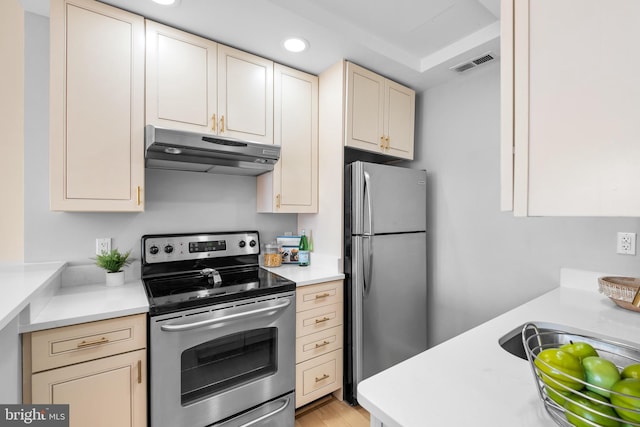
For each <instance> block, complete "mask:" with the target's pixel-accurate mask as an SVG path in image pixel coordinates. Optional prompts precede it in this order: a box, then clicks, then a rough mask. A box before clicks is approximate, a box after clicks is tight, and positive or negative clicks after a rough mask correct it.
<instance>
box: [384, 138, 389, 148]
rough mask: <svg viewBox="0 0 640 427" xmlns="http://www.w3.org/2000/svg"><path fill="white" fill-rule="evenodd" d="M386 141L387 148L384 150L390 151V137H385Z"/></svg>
mask: <svg viewBox="0 0 640 427" xmlns="http://www.w3.org/2000/svg"><path fill="white" fill-rule="evenodd" d="M384 140H385V141H386V144H385V147H384V148H385V149H387V150H388V149H389V137H388V136H385V137H384Z"/></svg>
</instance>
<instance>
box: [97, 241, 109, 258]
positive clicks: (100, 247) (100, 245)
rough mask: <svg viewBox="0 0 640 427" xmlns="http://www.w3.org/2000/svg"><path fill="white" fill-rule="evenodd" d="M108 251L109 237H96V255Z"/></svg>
mask: <svg viewBox="0 0 640 427" xmlns="http://www.w3.org/2000/svg"><path fill="white" fill-rule="evenodd" d="M109 251H111V237H103V238H98V239H96V255H102V253H103V252H109Z"/></svg>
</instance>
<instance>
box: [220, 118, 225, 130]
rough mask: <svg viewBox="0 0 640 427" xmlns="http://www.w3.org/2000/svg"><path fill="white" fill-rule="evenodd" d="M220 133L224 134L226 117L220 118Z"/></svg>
mask: <svg viewBox="0 0 640 427" xmlns="http://www.w3.org/2000/svg"><path fill="white" fill-rule="evenodd" d="M220 133H224V116H221V117H220Z"/></svg>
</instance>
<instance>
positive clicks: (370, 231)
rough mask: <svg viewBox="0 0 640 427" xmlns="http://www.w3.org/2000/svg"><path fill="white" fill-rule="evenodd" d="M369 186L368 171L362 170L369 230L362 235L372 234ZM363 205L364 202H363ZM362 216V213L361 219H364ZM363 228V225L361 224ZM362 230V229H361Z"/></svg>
mask: <svg viewBox="0 0 640 427" xmlns="http://www.w3.org/2000/svg"><path fill="white" fill-rule="evenodd" d="M370 187H371V177H370V176H369V172H367V171H364V197H366V198H367V212H368V213H369V232H368V233H367V232H364V233H363V234H364V235H371V234H373V211H372V210H371V191H370ZM363 205H364V203H363ZM364 216H365V215H363V218H362V219H363V220H364ZM363 228H364V226H363ZM363 231H364V230H363Z"/></svg>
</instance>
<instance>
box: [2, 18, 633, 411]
mask: <svg viewBox="0 0 640 427" xmlns="http://www.w3.org/2000/svg"><path fill="white" fill-rule="evenodd" d="M494 9H495V8H494ZM25 35H26V39H25V44H26V45H25V48H26V50H25V56H26V58H25V59H26V61H25V63H26V65H25V69H24V87H25V111H26V113H25V119H24V120H25V130H24V132H25V135H24V141H25V144H24V150H25V152H24V191H22V192H21V194H20V195H12V198H10V199H9V200H13V201H15V203H11V204H8V205H12V206H13V207H14V208H15V209H18V210H19V208H20V207H21V206H22V205H23V200H24V211H23V213H22V214H21V216H23V218H24V219H23V220H24V226H23V229H24V234H23V235H22V236H21V239H20V240H21V242H19V243H23V244H24V251H22V250H18V251H17V252H15V251H13V250H12V248H7V247H5V249H8V250H9V252H10V253H9V254H8V255H6V256H3V259H5V258H6V259H7V260H8V259H18V260H23V261H25V262H45V261H58V260H64V261H68V262H70V263H74V264H78V265H82V264H87V263H88V262H89V261H88V259H89V258H90V257H91V256H92V253H93V244H94V241H95V238H96V237H103V236H110V237H112V238H113V239H114V242H115V243H116V244H117V246H118V247H120V248H127V249H128V248H132V249H134V250H135V249H136V248H138V246H139V239H140V237H141V236H142V235H143V234H145V233H148V232H156V231H158V229H162V228H164V227H166V226H167V224H169V225H171V226H174V224H175V218H177V217H178V218H180V219H181V222H182V224H188V225H189V227H188V228H189V230H192V231H200V230H201V229H208V228H210V224H211V222H210V220H209V218H215V221H216V222H215V224H216V228H217V229H220V230H233V229H238V228H246V226H247V224H252V225H253V224H256V225H257V226H259V228H260V231H261V233H263V234H264V235H265V236H266V237H267V238H269V237H273V236H276V235H278V234H279V233H281V232H282V231H287V230H289V231H293V230H296V229H297V228H298V224H297V221H298V219H297V218H296V215H294V214H278V215H274V214H258V213H256V210H255V206H256V199H255V197H256V196H255V195H256V181H255V178H251V177H234V176H225V175H217V176H209V175H205V174H202V175H200V174H189V173H186V172H172V173H168V172H164V171H147V173H146V181H147V189H146V194H145V203H146V208H145V212H144V213H142V214H130V213H111V214H107V213H61V212H51V211H49V208H48V202H49V186H48V181H47V178H46V177H47V173H46V171H47V170H48V161H49V160H48V156H47V153H48V150H47V147H48V126H47V124H46V121H45V122H44V123H43V122H41V121H40V120H37V119H36V118H41V117H48V103H47V99H48V95H47V93H48V74H47V72H46V70H48V55H47V52H48V19H47V18H46V17H43V16H39V15H36V14H33V13H27V14H26V16H25ZM259 53H261V52H259ZM385 63H386V61H381V62H380V63H379V64H371V67H372V68H374V69H375V71H377V72H380V73H382V74H385V73H387V72H391V71H387V70H386V69H385V66H384V64H385ZM374 65H375V67H374ZM499 67H500V62H499V61H494V62H493V63H489V64H486V65H484V66H483V67H479V68H478V69H477V70H471V71H470V72H469V73H468V74H461V75H460V76H456V77H455V78H453V79H452V80H451V81H448V82H444V83H441V84H439V85H434V86H433V87H428V88H424V89H422V90H421V91H420V92H418V94H417V95H418V96H417V103H416V105H417V108H416V153H415V154H416V155H415V159H416V160H415V161H414V162H413V163H411V164H410V166H411V167H414V168H423V169H426V170H427V171H428V177H429V179H428V185H429V187H428V188H429V200H430V201H431V203H430V205H429V212H428V216H427V218H428V227H427V229H428V230H429V238H428V241H429V251H428V254H429V255H428V259H427V264H428V265H429V268H428V270H427V271H428V283H429V284H430V287H429V301H430V303H429V307H428V308H429V310H428V316H429V323H428V324H429V331H428V337H429V344H430V346H434V345H436V344H438V343H441V342H443V341H445V340H447V339H449V338H451V337H453V336H455V335H458V334H459V333H461V332H464V331H466V330H468V329H470V328H471V327H473V326H476V325H478V324H480V323H482V322H484V321H486V320H488V319H491V318H493V317H495V316H497V315H499V314H501V313H503V312H505V311H507V310H508V309H510V308H513V307H515V306H518V305H520V304H522V303H524V302H526V301H529V300H530V299H532V298H534V297H536V296H538V295H540V294H542V293H544V292H546V291H548V290H551V289H553V288H555V287H557V285H558V281H559V274H560V268H561V267H571V268H575V269H580V270H590V271H607V272H613V273H616V274H619V275H632V276H633V275H637V274H638V272H639V270H640V266H638V263H637V259H636V257H635V256H622V255H617V254H616V253H615V236H616V233H617V232H620V231H629V232H636V231H637V229H638V225H639V222H638V219H637V218H633V217H632V218H594V217H583V218H578V217H532V218H514V217H513V216H512V215H511V214H510V213H507V212H500V211H499V205H500V200H499V197H500V186H499V182H500V181H499V169H500V166H499V148H500V127H499V126H500V125H499V123H500V97H499V94H500V70H499ZM390 68H393V66H392V65H390ZM17 158H18V159H20V158H21V157H17ZM11 169H12V168H6V167H3V170H5V171H11ZM20 177H21V175H20ZM19 181H20V179H17V180H16V179H5V182H19ZM238 194H242V197H238ZM184 206H188V207H189V209H186V210H185V209H184ZM221 212H224V214H221ZM13 224H18V223H12V224H5V225H6V226H7V227H9V228H11V229H13V228H14V227H13ZM186 228H187V227H182V226H181V227H180V230H184V229H186ZM12 231H13V230H9V232H12ZM315 231H316V233H317V230H315ZM14 247H16V246H14ZM138 258H139V254H138ZM132 269H135V266H134V267H132ZM594 286H595V285H594ZM14 375H16V374H15V373H14ZM3 392H5V391H3ZM6 392H7V393H8V396H7V397H6V398H5V397H4V396H2V398H1V399H0V401H3V402H6V401H16V396H15V393H16V391H15V390H8V391H6Z"/></svg>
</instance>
